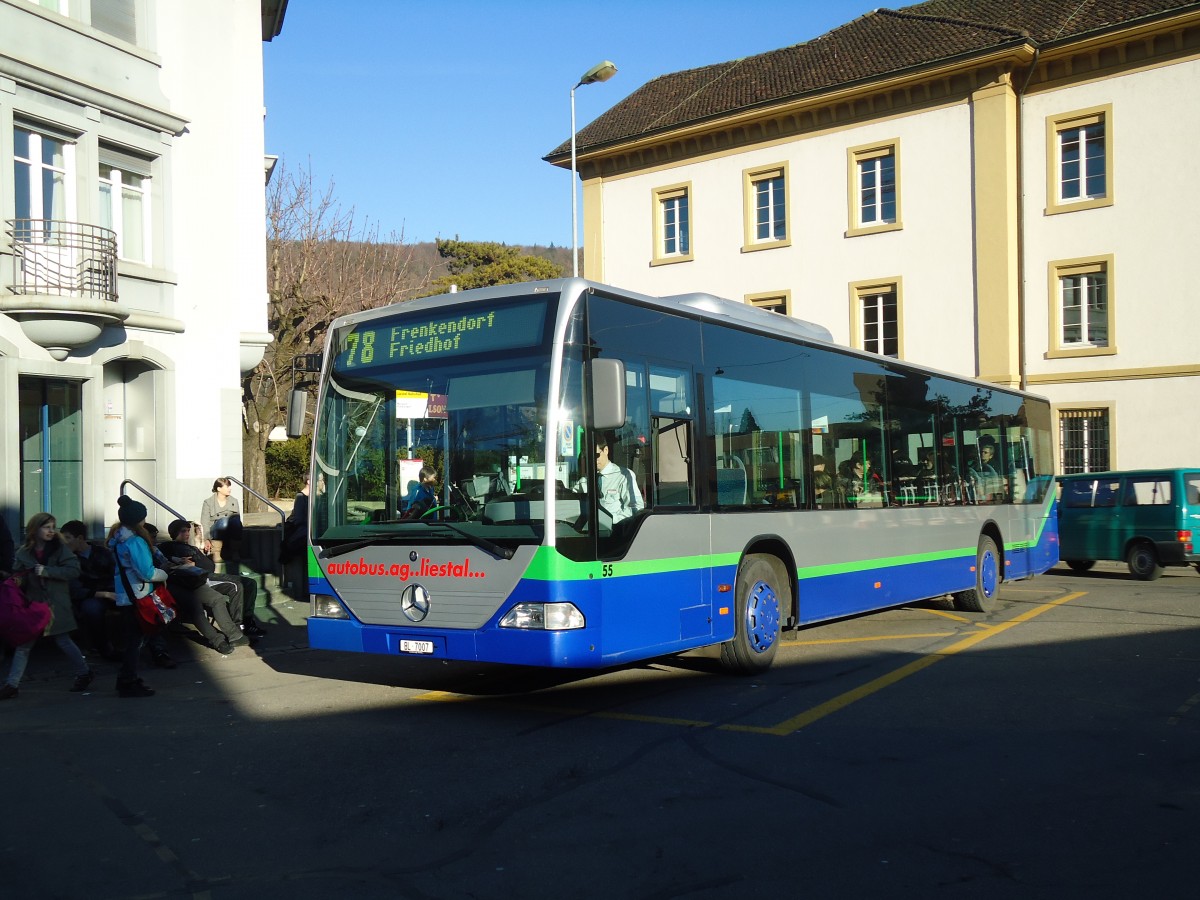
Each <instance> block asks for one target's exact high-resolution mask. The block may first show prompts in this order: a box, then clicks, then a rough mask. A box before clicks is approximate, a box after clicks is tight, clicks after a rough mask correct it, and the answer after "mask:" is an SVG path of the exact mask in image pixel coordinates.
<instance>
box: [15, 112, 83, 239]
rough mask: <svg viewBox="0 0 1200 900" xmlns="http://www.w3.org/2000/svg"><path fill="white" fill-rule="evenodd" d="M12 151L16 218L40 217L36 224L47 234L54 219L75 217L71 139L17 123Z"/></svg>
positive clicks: (72, 147)
mask: <svg viewBox="0 0 1200 900" xmlns="http://www.w3.org/2000/svg"><path fill="white" fill-rule="evenodd" d="M13 151H14V152H13V188H14V192H15V194H16V204H15V211H16V218H18V219H34V220H41V222H42V223H43V224H40V225H39V226H38V227H39V228H40V229H41V230H42V233H43V234H44V236H46V237H49V236H50V234H52V233H53V230H54V226H53V225H52V224H51V223H52V222H53V221H58V222H62V221H74V219H75V194H74V190H73V186H74V184H75V180H74V170H75V143H74V140H73V139H71V138H69V137H67V136H66V135H57V134H51V133H45V132H43V131H41V130H34V129H33V128H27V127H24V126H21V125H17V126H16V127H15V128H14V129H13ZM20 230H21V229H20V227H18V231H20ZM24 237H25V239H26V240H32V239H35V237H36V236H35V235H33V234H32V232H29V233H26V234H25V235H24Z"/></svg>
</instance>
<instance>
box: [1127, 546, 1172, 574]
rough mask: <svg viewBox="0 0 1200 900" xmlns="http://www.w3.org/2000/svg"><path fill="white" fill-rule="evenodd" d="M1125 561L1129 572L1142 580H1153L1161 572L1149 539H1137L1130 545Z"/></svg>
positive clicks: (1161, 569) (1156, 555) (1161, 568)
mask: <svg viewBox="0 0 1200 900" xmlns="http://www.w3.org/2000/svg"><path fill="white" fill-rule="evenodd" d="M1125 562H1127V563H1128V564H1129V574H1130V575H1132V576H1133V577H1134V578H1140V579H1141V580H1142V581H1153V580H1154V579H1155V578H1157V577H1158V576H1160V575H1161V574H1162V573H1163V567H1162V566H1161V565H1159V562H1158V554H1157V553H1155V552H1154V545H1153V544H1151V543H1150V542H1149V541H1138V542H1136V543H1135V544H1134V545H1133V546H1132V547H1130V548H1129V555H1128V556H1126V557H1125Z"/></svg>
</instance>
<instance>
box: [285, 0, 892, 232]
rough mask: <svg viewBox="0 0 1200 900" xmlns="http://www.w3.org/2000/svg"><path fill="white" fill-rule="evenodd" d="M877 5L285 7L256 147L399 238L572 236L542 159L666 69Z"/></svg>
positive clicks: (360, 1) (850, 1)
mask: <svg viewBox="0 0 1200 900" xmlns="http://www.w3.org/2000/svg"><path fill="white" fill-rule="evenodd" d="M881 5H887V6H890V7H891V8H898V7H900V6H903V5H908V4H907V3H880V2H879V0H824V2H820V0H758V2H756V3H754V4H751V5H746V4H743V3H733V2H717V0H693V2H690V3H687V4H656V3H646V2H630V0H609V2H607V3H600V2H592V3H551V2H543V0H525V2H521V3H502V2H491V3H488V2H483V0H445V2H441V3H403V2H400V0H337V2H335V0H290V2H289V4H288V10H287V18H286V19H285V20H284V28H283V33H282V34H280V36H279V37H277V38H275V40H274V41H272V42H271V43H267V44H264V45H263V57H264V65H265V78H266V107H267V117H266V140H267V152H268V153H272V154H276V155H278V156H280V157H282V158H283V162H284V164H285V165H286V166H287V167H288V168H290V169H295V168H307V169H310V170H311V171H312V175H313V179H314V181H315V183H316V185H317V186H318V187H319V188H324V187H325V186H326V185H328V184H329V183H330V182H332V183H333V187H334V196H335V198H336V199H337V201H338V202H339V203H340V204H341V205H342V207H343V208H346V209H349V208H351V207H353V209H354V211H355V214H356V217H357V219H358V220H359V221H360V222H361V221H362V220H364V219H366V220H368V221H369V222H370V223H371V224H373V225H376V226H378V228H379V232H380V235H381V237H383V238H385V239H386V238H388V237H389V236H391V235H393V234H395V235H396V236H397V237H399V236H400V235H401V233H403V237H404V239H405V240H406V241H410V242H411V241H431V240H433V239H435V238H437V237H454V236H455V235H458V236H460V237H461V238H463V239H464V240H488V241H503V242H505V243H508V244H551V243H553V244H556V245H558V246H560V247H569V246H570V245H571V193H570V191H571V188H570V181H571V179H570V175H569V174H568V173H567V172H566V171H565V170H563V169H559V168H557V167H555V166H551V165H550V164H549V163H546V162H543V161H542V157H543V156H544V155H545V154H547V153H549V152H550V151H551V150H552V149H554V148H555V147H556V146H558V145H559V144H560V143H561V142H563V141H565V140H567V138H569V137H570V131H571V105H570V92H571V87H572V85H574V84H575V83H576V82H577V81H578V80H579V76H580V75H582V74H583V73H584V72H585V71H587V70H588V69H589V68H590V67H591V66H592V65H594V64H595V63H597V62H600V61H601V60H603V59H610V60H612V61H613V62H614V63H616V65H617V68H618V72H617V74H616V76H614V77H613V78H612V80H610V81H608V82H605V83H602V84H594V85H588V86H585V87H581V88H580V89H579V90H577V91H576V92H575V109H576V117H577V124H578V127H580V128H582V127H583V126H584V125H586V124H587V123H588V122H590V121H592V120H593V119H595V118H597V117H598V116H599V115H601V114H602V113H603V112H604V111H605V110H607V109H608V108H609V107H611V106H612V105H613V104H615V103H616V102H617V101H619V100H621V99H622V98H624V97H626V96H628V95H629V94H631V93H633V91H634V90H636V89H637V88H639V87H641V86H642V85H643V84H645V83H646V82H648V81H650V80H652V79H654V78H656V77H658V76H659V75H663V74H666V73H668V72H677V71H681V70H683V69H691V68H695V67H697V66H704V65H709V64H711V63H716V62H723V61H726V60H731V59H737V58H739V57H742V56H750V55H752V54H755V53H762V52H765V51H767V50H774V49H777V48H779V47H785V46H788V45H790V44H796V43H800V42H801V41H805V40H808V39H809V38H812V37H816V36H817V35H820V34H823V33H825V32H826V31H829V30H830V29H831V28H836V27H837V26H838V25H841V24H843V23H845V22H848V21H850V20H852V19H854V18H857V17H858V16H860V15H863V14H864V13H866V12H868V11H870V10H871V9H874V8H876V7H879V6H881Z"/></svg>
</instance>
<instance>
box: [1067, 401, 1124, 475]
mask: <svg viewBox="0 0 1200 900" xmlns="http://www.w3.org/2000/svg"><path fill="white" fill-rule="evenodd" d="M1058 446H1059V454H1060V457H1059V472H1060V473H1061V474H1063V475H1073V474H1075V473H1076V472H1107V471H1109V470H1110V469H1111V468H1112V461H1111V460H1110V458H1109V446H1110V440H1109V411H1108V410H1107V409H1104V408H1100V409H1061V410H1059V411H1058Z"/></svg>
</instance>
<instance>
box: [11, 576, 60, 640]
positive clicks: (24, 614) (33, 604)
mask: <svg viewBox="0 0 1200 900" xmlns="http://www.w3.org/2000/svg"><path fill="white" fill-rule="evenodd" d="M51 618H52V615H51V612H50V607H49V606H48V605H47V604H45V603H41V602H39V601H36V600H27V599H26V598H25V594H24V593H23V592H22V591H21V586H20V584H18V582H17V580H16V579H15V578H5V579H4V581H2V582H0V639H2V640H3V641H4V642H5V643H7V644H9V645H11V646H13V647H19V646H21V645H22V644H28V643H29V642H30V641H32V640H35V639H37V638H39V637H41V636H42V633H43V632H44V631H45V630H46V626H47V625H49V624H50V619H51Z"/></svg>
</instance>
